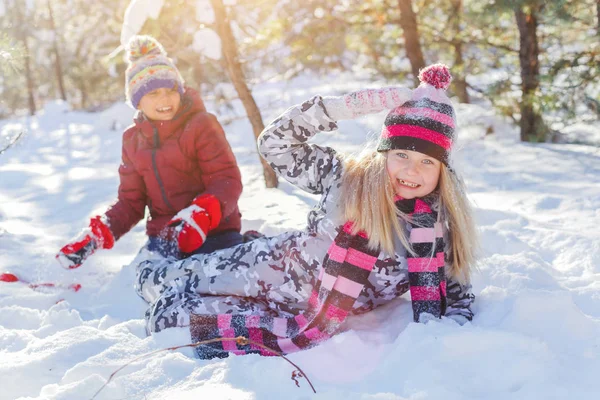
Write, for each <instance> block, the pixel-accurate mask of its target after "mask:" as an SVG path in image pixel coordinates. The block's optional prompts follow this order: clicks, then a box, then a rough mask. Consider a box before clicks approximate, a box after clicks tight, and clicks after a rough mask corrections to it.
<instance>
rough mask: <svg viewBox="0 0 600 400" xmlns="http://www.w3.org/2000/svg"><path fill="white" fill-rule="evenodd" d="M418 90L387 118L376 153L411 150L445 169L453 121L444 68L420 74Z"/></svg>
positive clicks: (449, 78) (448, 79) (437, 66)
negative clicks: (442, 165) (441, 163)
mask: <svg viewBox="0 0 600 400" xmlns="http://www.w3.org/2000/svg"><path fill="white" fill-rule="evenodd" d="M419 80H420V81H421V83H420V85H419V87H417V88H416V89H415V90H413V93H412V97H411V99H410V100H409V101H407V102H406V103H404V104H402V105H401V106H399V107H397V108H395V109H393V110H392V111H391V112H390V113H389V114H388V115H387V117H386V119H385V124H384V127H383V129H382V132H381V137H380V140H379V145H378V147H377V150H378V151H388V150H396V149H402V150H412V151H418V152H419V153H423V154H427V155H428V156H430V157H434V158H436V159H438V160H440V161H441V162H443V163H445V164H446V165H448V162H449V159H450V152H451V150H452V143H453V142H454V129H455V127H456V118H455V113H454V108H453V107H452V103H451V102H450V99H449V98H448V96H447V95H446V89H448V86H450V82H451V81H452V76H451V75H450V71H449V70H448V67H447V66H445V65H444V64H434V65H430V66H428V67H426V68H423V69H422V70H421V72H420V73H419Z"/></svg>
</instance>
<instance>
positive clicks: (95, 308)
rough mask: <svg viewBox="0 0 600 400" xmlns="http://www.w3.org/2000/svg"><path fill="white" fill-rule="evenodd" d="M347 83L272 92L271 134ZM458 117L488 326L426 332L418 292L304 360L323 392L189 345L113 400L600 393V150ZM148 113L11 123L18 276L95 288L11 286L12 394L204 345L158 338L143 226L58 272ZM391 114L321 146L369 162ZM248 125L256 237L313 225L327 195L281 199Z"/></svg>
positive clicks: (5, 235)
mask: <svg viewBox="0 0 600 400" xmlns="http://www.w3.org/2000/svg"><path fill="white" fill-rule="evenodd" d="M332 81H334V82H336V85H335V86H334V85H333V84H324V83H323V81H321V82H319V81H317V80H313V79H310V78H307V77H304V78H299V79H296V80H295V81H294V83H293V84H291V85H289V86H286V87H284V86H282V85H281V84H264V85H261V86H260V87H257V88H256V90H255V93H256V95H257V98H258V102H259V104H261V105H262V106H263V110H264V117H265V120H266V121H265V122H268V120H270V119H272V118H273V117H275V116H276V114H277V113H279V112H281V111H283V110H284V109H285V108H287V107H288V106H289V105H291V104H294V103H296V102H299V101H301V100H303V99H305V98H308V97H310V95H312V94H316V93H321V94H331V93H339V92H340V91H341V90H343V89H345V88H350V87H353V88H355V87H356V82H352V81H345V80H344V78H343V77H337V79H333V80H332ZM236 107H237V109H238V111H240V110H241V107H240V105H239V104H236ZM209 108H210V104H209ZM457 111H458V114H459V119H460V125H461V130H460V132H459V135H460V138H461V141H460V146H461V151H460V153H459V156H458V158H459V161H460V169H461V170H462V171H463V172H464V174H465V176H466V178H467V183H468V186H469V189H470V196H471V198H472V200H473V201H474V203H475V204H476V206H477V209H476V210H477V217H478V223H479V226H480V228H481V232H482V242H483V249H484V257H483V258H482V260H481V265H480V270H479V272H477V273H476V274H475V275H474V280H473V283H474V290H475V293H476V295H477V301H476V306H475V312H476V314H477V315H476V317H475V319H474V321H473V323H470V324H467V325H465V326H458V325H457V324H455V323H454V322H452V321H450V320H442V321H440V322H430V323H427V324H415V323H412V322H411V311H410V305H409V300H408V299H406V298H402V299H399V300H398V301H397V302H396V303H394V304H392V305H390V306H386V307H383V308H381V309H379V310H377V311H375V312H373V313H370V314H368V315H365V316H363V317H361V318H355V319H353V320H352V321H351V327H352V329H351V330H350V331H348V332H346V333H344V334H341V335H339V336H337V337H335V338H334V339H332V340H331V341H329V342H327V343H325V344H324V345H322V346H319V347H317V348H314V349H311V350H308V351H305V352H302V353H298V354H293V355H291V356H290V359H291V360H293V361H294V362H295V363H297V364H298V365H299V366H300V367H301V368H303V369H304V371H305V372H306V374H307V375H308V376H309V378H311V380H312V381H313V383H314V385H315V387H316V390H317V394H316V395H314V394H312V392H311V390H310V388H309V387H308V385H307V383H306V382H305V381H304V380H302V379H300V380H299V383H300V387H296V385H295V383H294V381H293V380H291V373H292V370H293V368H292V366H291V365H289V364H288V363H286V362H285V361H284V360H282V359H280V358H261V357H259V356H244V357H230V358H229V359H226V360H219V361H200V360H197V359H194V358H192V357H191V351H190V350H189V349H188V350H181V351H172V352H164V353H160V354H158V355H155V356H153V357H151V358H149V359H146V360H142V361H139V362H135V363H133V364H132V365H130V366H128V367H127V368H125V369H123V370H122V371H121V372H120V373H119V374H117V375H116V376H115V378H114V379H113V381H112V382H111V383H110V384H109V385H108V386H107V387H106V388H105V389H104V390H103V392H102V393H101V394H100V395H99V396H98V398H99V399H114V400H116V399H146V400H158V399H181V400H186V399H198V398H203V399H259V400H260V399H282V398H285V399H328V400H330V399H333V400H335V399H340V400H349V399H364V400H367V399H369V400H375V399H377V400H384V399H385V400H392V399H394V400H400V399H402V400H406V399H415V400H417V399H446V400H452V399H469V400H471V399H490V400H491V399H502V400H505V399H528V400H529V399H586V400H587V399H595V398H600V386H598V376H599V374H600V148H598V147H593V146H583V145H565V144H560V145H559V144H538V145H531V144H524V143H520V142H518V140H517V136H518V133H517V131H516V129H515V128H514V127H513V126H511V125H510V124H508V123H507V122H506V121H503V120H502V119H500V118H498V117H496V116H495V115H494V113H493V112H492V111H491V110H490V109H488V108H484V107H481V106H477V105H461V106H459V107H458V109H457ZM240 113H241V111H240ZM131 115H132V110H130V109H129V108H127V107H126V106H125V105H115V106H113V107H112V108H110V109H108V110H106V111H104V112H102V113H98V114H88V113H81V112H69V111H68V110H67V109H66V108H65V106H64V105H62V104H61V103H54V104H51V105H49V106H47V107H46V109H45V110H44V111H43V112H42V113H40V114H38V115H37V116H36V117H33V118H29V119H19V120H5V121H0V143H3V142H4V141H5V140H6V139H7V138H9V137H12V136H13V135H14V134H15V133H16V132H19V131H20V130H22V129H26V130H27V133H26V135H25V136H24V137H23V138H22V139H21V140H20V141H19V143H18V144H17V145H16V146H14V147H13V148H11V149H9V150H8V151H6V152H5V153H4V154H1V155H0V273H1V272H12V273H14V274H16V275H18V276H19V277H21V278H23V279H27V280H29V281H32V282H43V281H52V282H58V283H61V284H63V285H70V284H73V283H79V284H81V285H82V289H81V290H80V291H79V292H77V293H75V292H71V291H69V290H53V291H47V292H38V291H33V290H31V289H30V288H28V287H27V286H25V285H22V284H19V283H3V282H0V399H3V400H4V399H11V400H12V399H61V400H67V399H72V400H80V399H87V398H91V397H92V395H93V394H94V393H95V392H96V391H97V390H98V389H99V388H100V387H101V386H102V385H103V384H104V383H105V382H106V380H107V378H108V376H109V375H110V374H111V373H112V372H113V371H115V370H116V369H118V368H119V367H120V366H122V365H123V364H125V363H126V362H128V361H129V360H132V359H133V358H135V357H137V356H140V355H142V354H144V353H147V352H151V351H154V350H157V349H160V348H163V347H168V346H173V345H179V344H185V343H187V341H188V340H189V338H188V337H187V333H186V332H185V330H184V329H173V330H171V331H167V332H163V333H161V334H158V335H155V336H153V337H146V335H145V332H144V328H143V321H142V316H143V313H144V311H145V308H144V303H143V302H142V301H141V300H140V299H138V298H137V297H136V295H135V294H134V292H133V289H132V286H133V278H134V275H133V270H132V268H131V267H129V266H128V264H129V262H130V261H131V260H132V259H133V258H134V256H135V255H136V253H137V251H138V249H139V248H140V246H142V244H143V243H144V241H145V235H144V226H143V223H142V224H140V225H138V226H137V227H136V228H135V229H134V230H133V231H132V232H130V233H129V234H128V235H126V236H125V237H124V238H122V240H120V241H119V242H118V243H117V245H116V246H115V248H114V249H112V250H111V251H101V252H99V253H97V254H96V255H94V256H93V257H92V258H91V259H89V260H88V262H87V263H86V264H85V265H84V266H83V267H81V268H79V269H77V270H73V271H65V270H63V269H62V268H60V266H59V265H58V264H57V263H56V261H55V260H54V254H55V252H56V251H57V250H58V249H59V248H60V247H61V246H62V245H63V244H64V243H65V242H66V241H67V240H68V239H69V238H71V237H72V236H73V235H75V234H76V233H77V232H78V231H79V230H80V229H81V228H82V227H83V226H85V225H86V224H87V221H88V218H89V217H90V216H93V215H96V214H97V213H100V212H103V211H104V210H105V208H106V207H107V206H108V205H109V204H110V203H111V202H112V201H113V200H114V197H115V195H116V190H117V186H118V176H117V167H118V164H119V161H120V140H121V131H122V128H123V127H124V126H126V125H128V124H129V122H130V120H131ZM222 117H223V118H225V116H222ZM383 117H384V115H375V116H371V117H366V118H363V119H361V120H358V121H347V122H343V123H342V124H341V128H340V131H339V132H334V133H330V134H322V135H320V137H319V138H318V141H319V142H320V143H322V144H327V145H332V146H334V147H336V148H338V149H339V150H343V151H357V150H359V149H360V147H361V144H362V143H363V142H364V140H365V139H366V138H371V139H372V138H374V137H376V134H377V132H378V131H379V127H380V126H381V123H382V120H383ZM233 121H234V122H232V123H231V124H229V125H228V126H226V127H225V129H226V132H227V136H228V139H229V141H230V143H231V145H232V147H233V150H234V152H235V154H236V156H237V159H238V162H239V164H240V167H241V169H242V175H243V179H244V185H245V188H244V194H243V196H242V198H241V201H240V206H241V209H242V213H243V218H244V220H243V224H244V229H259V230H261V231H263V232H265V233H266V234H276V233H279V232H283V231H285V230H288V229H297V228H301V227H302V226H303V225H304V223H305V216H306V213H307V211H308V210H309V208H310V207H311V206H312V205H314V204H315V202H316V201H315V197H314V196H311V195H307V194H305V193H304V192H301V191H299V190H298V189H295V188H294V187H291V186H290V185H288V184H286V183H282V184H281V187H280V188H279V189H274V190H266V189H264V185H263V181H262V172H261V169H260V164H259V162H258V155H257V153H256V151H255V144H254V140H253V135H252V131H251V128H250V125H249V124H248V123H247V122H246V120H245V119H233ZM595 129H597V128H595ZM489 130H493V132H494V133H493V134H491V135H485V132H486V131H489ZM589 132H590V135H593V134H594V133H595V134H596V135H598V133H597V132H595V131H594V130H593V129H590V130H589ZM0 147H3V146H0ZM59 300H63V301H59Z"/></svg>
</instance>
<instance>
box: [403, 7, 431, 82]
mask: <svg viewBox="0 0 600 400" xmlns="http://www.w3.org/2000/svg"><path fill="white" fill-rule="evenodd" d="M398 5H399V6H400V27H402V32H403V35H404V46H405V47H406V56H407V57H408V60H409V61H410V66H411V69H412V73H413V80H414V81H415V85H418V84H419V71H420V70H421V69H422V68H424V67H425V59H424V58H423V52H422V51H421V43H420V42H419V29H418V26H417V15H416V14H415V12H414V11H413V8H412V0H398Z"/></svg>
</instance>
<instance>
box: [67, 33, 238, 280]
mask: <svg viewBox="0 0 600 400" xmlns="http://www.w3.org/2000/svg"><path fill="white" fill-rule="evenodd" d="M126 51H127V54H126V59H127V62H128V64H129V65H128V68H127V71H126V73H125V74H126V82H125V94H126V96H127V100H128V101H129V102H130V104H131V105H132V106H133V107H134V108H135V109H137V110H139V112H138V113H137V114H136V116H135V118H134V125H132V126H130V127H129V128H127V129H126V130H125V132H124V134H123V149H122V153H123V156H122V157H123V158H122V163H121V166H120V167H119V176H120V181H121V182H120V186H119V193H118V200H117V202H116V203H115V204H114V205H113V206H112V207H111V208H110V209H109V210H108V211H107V212H106V213H105V214H104V215H103V216H96V217H95V218H92V219H91V221H90V225H89V227H88V228H86V229H85V230H84V231H83V232H82V233H81V234H80V236H79V237H78V238H77V239H75V240H74V241H72V242H71V243H69V244H67V245H66V246H64V247H63V248H62V249H60V251H59V253H58V254H57V255H56V258H57V259H58V261H59V262H60V263H61V265H62V266H64V267H66V268H77V267H79V266H80V265H81V264H82V263H83V262H84V261H85V259H86V258H87V257H89V256H90V255H91V254H92V253H94V251H95V250H96V249H98V248H104V249H110V248H112V247H113V245H114V242H115V241H116V240H118V239H119V238H120V237H121V236H122V235H124V234H125V233H127V232H128V231H129V230H130V229H131V228H132V227H134V226H135V225H136V224H137V223H138V222H139V221H140V220H141V219H142V218H143V217H144V211H145V207H146V206H147V207H148V208H149V209H150V218H148V220H147V223H146V233H147V235H148V237H149V241H148V242H147V244H146V247H147V248H148V249H149V250H151V251H157V252H159V253H160V254H162V255H163V256H174V257H177V258H184V257H187V256H189V255H191V254H196V253H210V252H213V251H215V250H218V249H222V248H226V247H230V246H234V245H236V244H238V243H241V242H242V236H241V234H240V229H241V214H240V212H239V209H238V204H237V202H238V199H239V196H240V194H241V192H242V182H241V176H240V170H239V168H238V165H237V162H236V160H235V157H234V155H233V153H232V151H231V147H230V146H229V143H228V142H227V139H226V138H225V134H224V132H223V128H222V127H221V125H220V124H219V122H218V121H217V119H216V117H215V116H214V115H212V114H209V113H208V112H206V109H205V107H204V104H203V102H202V99H201V98H200V96H199V94H198V93H197V92H196V91H195V90H193V89H190V88H186V87H185V86H184V81H183V78H182V77H181V74H180V73H179V71H178V70H177V67H175V65H174V64H173V62H172V61H171V60H170V59H169V58H168V57H167V55H166V52H165V50H164V49H163V47H162V46H161V45H160V43H158V42H157V41H156V40H155V39H154V38H152V37H150V36H134V37H133V38H132V39H131V40H130V42H129V44H128V46H127V49H126Z"/></svg>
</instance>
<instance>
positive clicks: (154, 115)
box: [138, 86, 181, 121]
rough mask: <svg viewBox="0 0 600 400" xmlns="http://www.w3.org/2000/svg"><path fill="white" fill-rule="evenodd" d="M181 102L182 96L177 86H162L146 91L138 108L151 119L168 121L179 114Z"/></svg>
mask: <svg viewBox="0 0 600 400" xmlns="http://www.w3.org/2000/svg"><path fill="white" fill-rule="evenodd" d="M180 103H181V96H180V95H179V91H178V90H177V86H175V87H174V88H171V89H167V88H160V89H156V90H153V91H151V92H150V93H146V94H145V95H144V96H143V97H142V99H141V100H140V103H139V104H138V110H141V111H142V112H143V113H144V115H146V117H148V118H149V119H151V120H154V121H168V120H170V119H173V117H174V116H175V114H177V110H179V104H180Z"/></svg>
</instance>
